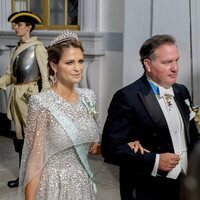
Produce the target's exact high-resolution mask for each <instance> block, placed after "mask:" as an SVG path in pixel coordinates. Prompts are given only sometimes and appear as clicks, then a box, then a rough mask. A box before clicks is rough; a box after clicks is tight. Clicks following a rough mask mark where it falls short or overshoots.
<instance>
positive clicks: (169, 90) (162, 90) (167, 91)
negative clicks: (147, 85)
mask: <svg viewBox="0 0 200 200" xmlns="http://www.w3.org/2000/svg"><path fill="white" fill-rule="evenodd" d="M158 88H159V96H160V97H164V96H165V95H168V96H172V97H173V96H174V91H173V89H172V87H170V88H167V89H166V88H164V87H161V86H158Z"/></svg>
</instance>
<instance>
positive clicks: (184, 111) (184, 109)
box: [173, 87, 190, 139]
mask: <svg viewBox="0 0 200 200" xmlns="http://www.w3.org/2000/svg"><path fill="white" fill-rule="evenodd" d="M173 90H174V95H175V96H174V100H175V102H176V105H177V107H178V109H179V111H180V114H181V116H182V119H183V123H184V125H185V131H186V134H187V136H188V139H189V138H190V137H189V114H188V105H187V104H186V103H185V101H184V99H183V98H182V96H181V95H180V94H179V92H180V91H179V90H178V89H177V88H176V87H173Z"/></svg>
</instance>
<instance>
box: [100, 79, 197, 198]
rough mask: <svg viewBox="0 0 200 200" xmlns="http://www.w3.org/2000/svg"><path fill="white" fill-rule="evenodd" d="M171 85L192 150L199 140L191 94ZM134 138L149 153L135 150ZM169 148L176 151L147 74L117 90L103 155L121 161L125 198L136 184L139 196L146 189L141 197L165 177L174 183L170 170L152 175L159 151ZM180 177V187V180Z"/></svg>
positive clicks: (113, 161) (187, 140)
mask: <svg viewBox="0 0 200 200" xmlns="http://www.w3.org/2000/svg"><path fill="white" fill-rule="evenodd" d="M172 88H173V91H174V95H175V96H174V100H175V102H176V104H177V107H178V109H179V111H180V114H181V116H182V120H183V123H184V128H185V138H186V144H187V149H188V152H190V151H191V150H192V148H193V146H194V144H195V143H196V142H197V140H199V134H198V130H197V128H196V124H195V122H194V120H193V119H191V120H190V114H191V110H190V106H189V105H188V104H187V103H186V101H187V102H191V98H190V95H189V92H188V90H187V89H186V87H185V86H183V85H180V84H174V85H173V86H172ZM135 140H139V141H140V143H141V144H142V146H143V147H144V148H145V149H148V150H149V151H150V153H145V154H144V155H142V154H141V153H136V154H135V153H134V152H133V150H132V149H131V148H130V147H129V146H128V145H127V143H128V142H131V141H135ZM167 152H171V153H174V148H173V144H172V139H171V136H170V132H169V128H168V125H167V122H166V119H165V117H164V114H163V112H162V109H161V107H160V105H159V103H158V100H157V98H156V96H155V94H154V92H153V90H152V88H151V86H150V84H149V82H148V80H147V78H146V75H143V76H142V77H141V78H140V79H138V80H137V81H136V82H134V83H132V84H130V85H128V86H126V87H124V88H122V89H120V90H119V91H117V92H116V93H115V95H114V96H113V99H112V101H111V103H110V107H109V109H108V117H107V120H106V123H105V125H104V130H103V136H102V155H103V156H104V158H105V160H107V161H108V162H111V163H115V164H118V165H120V189H121V197H122V199H125V200H129V199H131V197H130V195H131V190H133V188H134V187H136V192H137V188H138V193H139V196H140V194H141V193H144V196H143V197H140V198H139V197H138V199H142V200H146V199H148V200H149V199H151V198H150V196H151V195H150V196H149V197H148V195H149V194H147V193H148V192H150V193H151V192H153V193H154V190H155V188H154V186H155V185H158V187H159V185H162V183H163V182H164V184H165V180H167V181H168V180H169V185H173V183H171V179H168V178H166V175H167V173H168V172H164V171H158V174H159V175H158V177H152V176H151V173H152V170H153V167H154V164H155V158H156V154H160V153H167ZM157 180H158V181H157ZM173 181H174V180H173V179H172V182H173ZM177 181H178V187H179V183H180V181H179V180H177ZM166 187H168V185H166ZM140 190H142V191H140ZM140 192H141V193H140ZM145 192H147V193H146V194H147V196H145V195H146V194H145ZM158 192H159V191H158ZM169 192H170V191H169ZM142 195H143V194H142ZM163 195H165V194H163ZM166 195H167V194H166ZM162 199H165V198H164V197H163V198H162ZM152 200H156V199H152Z"/></svg>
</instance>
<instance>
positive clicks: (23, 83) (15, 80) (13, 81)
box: [12, 77, 40, 85]
mask: <svg viewBox="0 0 200 200" xmlns="http://www.w3.org/2000/svg"><path fill="white" fill-rule="evenodd" d="M38 80H40V77H38V78H37V79H35V80H30V81H29V80H25V81H23V82H17V79H16V78H15V77H13V78H12V83H13V84H15V85H25V84H29V83H33V82H37V81H38Z"/></svg>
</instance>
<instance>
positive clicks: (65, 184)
mask: <svg viewBox="0 0 200 200" xmlns="http://www.w3.org/2000/svg"><path fill="white" fill-rule="evenodd" d="M76 91H77V93H78V94H79V99H78V100H77V101H76V102H74V103H70V102H67V101H66V100H64V99H63V98H62V97H60V96H58V95H57V94H56V93H55V92H54V91H53V90H49V91H47V92H44V93H40V94H38V95H35V96H34V97H32V98H31V101H30V106H29V107H30V108H29V111H30V112H29V115H28V120H27V127H26V131H25V132H26V133H27V135H26V136H25V143H26V145H25V147H24V150H23V157H22V165H23V166H24V170H25V172H24V174H25V175H24V176H25V177H24V182H25V183H26V182H29V181H30V180H31V179H32V178H33V177H34V176H35V175H36V174H38V173H40V174H41V178H40V184H39V189H38V191H37V195H36V199H37V200H94V199H95V193H94V190H93V182H92V180H91V178H89V176H88V173H87V171H86V170H85V168H84V166H83V164H82V162H81V161H80V158H79V156H78V154H77V152H76V149H75V145H84V148H85V149H86V152H88V150H89V148H90V146H91V143H92V142H98V140H99V136H98V126H97V123H96V121H95V119H94V117H93V116H92V115H91V113H89V112H88V109H87V108H86V106H85V105H84V103H83V102H82V100H81V98H82V97H87V99H89V100H90V101H91V102H93V103H94V104H95V101H96V100H95V96H94V92H93V91H92V90H89V89H80V88H77V89H76ZM47 104H48V105H47ZM48 106H49V107H51V106H54V107H55V108H56V109H57V111H58V112H61V113H62V114H64V115H66V116H67V117H68V119H70V120H71V121H72V122H73V124H74V125H75V126H76V128H77V129H78V134H79V135H78V137H79V138H81V141H82V144H74V143H73V142H72V141H71V139H70V136H69V135H68V134H67V133H66V132H65V131H64V129H63V128H62V126H61V124H60V123H59V122H58V121H57V120H56V118H55V117H54V116H53V115H52V114H51V112H49V110H48V109H45V108H46V107H48ZM38 124H39V126H38ZM38 127H39V128H38ZM26 152H27V153H26ZM28 158H29V159H28ZM33 165H36V166H34V167H33ZM23 166H22V171H21V172H20V174H21V176H23ZM32 171H33V172H32ZM22 180H23V178H22Z"/></svg>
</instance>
